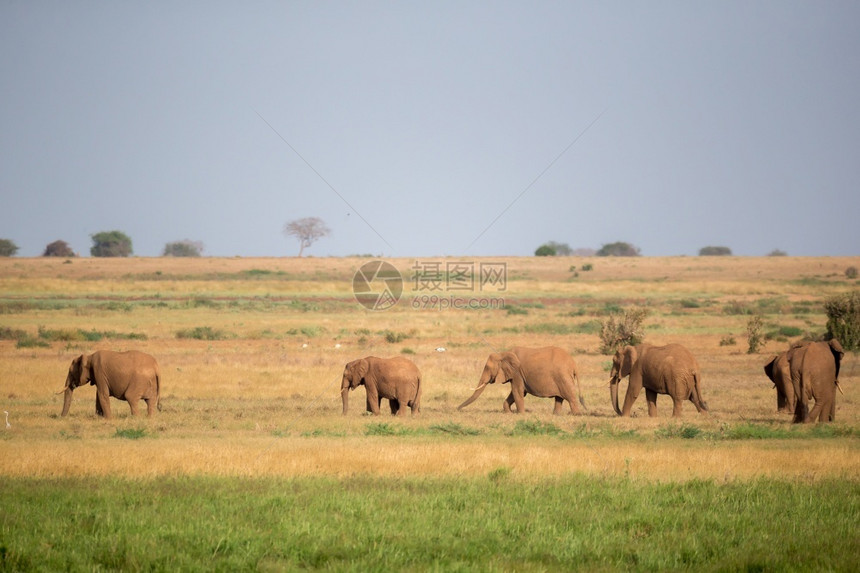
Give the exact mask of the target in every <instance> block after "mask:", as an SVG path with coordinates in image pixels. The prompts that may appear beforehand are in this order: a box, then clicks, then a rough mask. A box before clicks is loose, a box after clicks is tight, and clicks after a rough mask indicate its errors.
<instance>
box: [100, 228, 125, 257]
mask: <svg viewBox="0 0 860 573" xmlns="http://www.w3.org/2000/svg"><path fill="white" fill-rule="evenodd" d="M90 237H91V238H92V240H93V246H92V248H91V249H90V254H91V255H92V256H94V257H127V256H129V255H131V254H132V248H131V239H130V238H129V237H128V235H126V234H125V233H123V232H122V231H102V232H101V233H96V234H94V235H90Z"/></svg>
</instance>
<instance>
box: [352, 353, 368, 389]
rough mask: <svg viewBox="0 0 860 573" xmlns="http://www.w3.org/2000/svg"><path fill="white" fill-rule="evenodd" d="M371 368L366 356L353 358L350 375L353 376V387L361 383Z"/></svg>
mask: <svg viewBox="0 0 860 573" xmlns="http://www.w3.org/2000/svg"><path fill="white" fill-rule="evenodd" d="M369 369H370V363H369V362H368V361H367V359H366V358H360V359H358V360H353V361H352V362H350V363H349V370H350V375H351V377H352V385H353V388H354V387H356V386H359V385H360V384H361V381H362V379H363V378H364V377H365V376H367V371H368V370H369Z"/></svg>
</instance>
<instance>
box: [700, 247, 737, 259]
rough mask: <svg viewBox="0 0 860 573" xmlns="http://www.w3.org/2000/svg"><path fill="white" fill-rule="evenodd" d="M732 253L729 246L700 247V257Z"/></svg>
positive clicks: (725, 255) (722, 255) (723, 255)
mask: <svg viewBox="0 0 860 573" xmlns="http://www.w3.org/2000/svg"><path fill="white" fill-rule="evenodd" d="M731 254H732V250H731V249H730V248H728V247H702V248H701V249H699V256H700V257H727V256H730V255H731Z"/></svg>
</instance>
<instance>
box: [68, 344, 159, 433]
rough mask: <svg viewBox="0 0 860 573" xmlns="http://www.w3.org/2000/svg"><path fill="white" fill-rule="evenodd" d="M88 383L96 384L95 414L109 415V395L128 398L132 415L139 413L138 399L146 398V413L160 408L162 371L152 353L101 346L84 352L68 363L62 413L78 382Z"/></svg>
mask: <svg viewBox="0 0 860 573" xmlns="http://www.w3.org/2000/svg"><path fill="white" fill-rule="evenodd" d="M87 383H89V384H90V385H94V386H95V387H96V414H97V415H99V416H104V417H105V418H108V419H110V418H111V417H112V416H111V410H110V398H111V397H114V398H119V399H120V400H125V401H126V402H128V405H129V407H130V408H131V413H132V415H134V416H136V415H137V403H138V401H140V400H144V401H146V414H147V415H148V416H152V414H153V413H154V412H155V409H156V408H158V409H159V410H160V409H161V404H159V401H158V400H159V396H160V394H161V373H160V371H159V368H158V363H157V362H156V361H155V358H153V357H152V356H150V355H149V354H146V353H143V352H138V351H137V350H129V351H127V352H114V351H112V350H98V351H96V352H93V353H92V354H89V355H86V354H81V355H80V356H78V357H77V358H75V359H74V360H72V364H71V365H70V366H69V374H68V375H67V376H66V387H65V388H63V390H60V393H65V399H64V400H63V413H62V415H63V416H65V415H66V414H68V413H69V406H71V404H72V392H73V391H74V390H75V388H77V387H78V386H83V385H85V384H87Z"/></svg>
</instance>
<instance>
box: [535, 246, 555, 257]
mask: <svg viewBox="0 0 860 573" xmlns="http://www.w3.org/2000/svg"><path fill="white" fill-rule="evenodd" d="M555 255H556V253H555V249H554V248H552V247H551V246H549V245H541V246H540V247H538V248H537V250H535V256H536V257H554V256H555Z"/></svg>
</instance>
